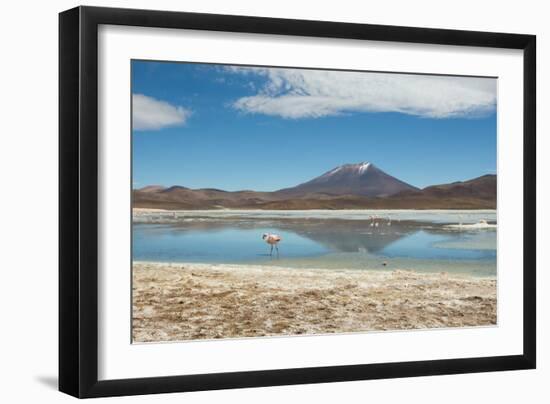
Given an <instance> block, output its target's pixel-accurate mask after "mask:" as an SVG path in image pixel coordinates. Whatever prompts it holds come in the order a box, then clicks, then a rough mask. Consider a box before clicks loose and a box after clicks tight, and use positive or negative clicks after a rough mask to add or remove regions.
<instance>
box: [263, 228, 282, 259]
mask: <svg viewBox="0 0 550 404" xmlns="http://www.w3.org/2000/svg"><path fill="white" fill-rule="evenodd" d="M262 239H263V240H265V242H266V243H267V244H269V245H270V246H271V251H270V252H269V255H273V246H275V249H276V250H277V255H278V254H279V247H278V246H277V244H278V243H279V241H281V237H280V236H278V235H276V234H270V233H264V234H263V236H262Z"/></svg>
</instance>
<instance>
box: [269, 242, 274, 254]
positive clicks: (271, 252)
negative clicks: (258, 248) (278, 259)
mask: <svg viewBox="0 0 550 404" xmlns="http://www.w3.org/2000/svg"><path fill="white" fill-rule="evenodd" d="M269 255H273V244H271V251H270V252H269Z"/></svg>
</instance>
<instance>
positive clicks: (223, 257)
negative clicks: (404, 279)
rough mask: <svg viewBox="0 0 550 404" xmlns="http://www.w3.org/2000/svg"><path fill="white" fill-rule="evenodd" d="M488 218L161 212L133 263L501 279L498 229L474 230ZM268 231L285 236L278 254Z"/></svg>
mask: <svg viewBox="0 0 550 404" xmlns="http://www.w3.org/2000/svg"><path fill="white" fill-rule="evenodd" d="M371 215H376V216H377V218H376V219H372V218H371V217H370V216H371ZM482 219H483V220H486V221H488V223H496V212H495V211H418V212H415V211H376V212H373V211H371V212H367V211H187V212H185V211H184V212H154V213H147V214H144V215H137V216H135V217H134V224H133V259H134V260H137V261H160V262H201V263H227V264H243V265H246V264H254V265H258V264H261V265H270V266H284V267H291V268H292V267H296V268H319V269H323V268H330V269H335V268H341V269H370V270H373V269H376V270H394V269H408V270H415V271H421V272H441V271H446V272H452V273H465V274H470V275H476V276H496V244H497V238H496V237H497V232H496V228H495V226H493V227H488V228H475V226H472V228H470V226H469V224H473V223H477V222H479V220H482ZM458 223H461V224H462V225H463V226H462V227H460V226H457V224H458ZM453 226H454V227H453ZM263 233H275V234H278V235H279V236H281V237H282V241H281V242H280V244H279V254H278V255H277V254H276V253H275V252H274V253H273V255H272V256H270V255H269V250H270V247H269V245H267V244H266V243H265V242H264V241H263V240H262V238H261V237H262V234H263Z"/></svg>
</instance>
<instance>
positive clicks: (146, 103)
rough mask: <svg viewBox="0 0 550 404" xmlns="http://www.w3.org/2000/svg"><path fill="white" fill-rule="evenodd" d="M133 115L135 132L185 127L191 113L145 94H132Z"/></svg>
mask: <svg viewBox="0 0 550 404" xmlns="http://www.w3.org/2000/svg"><path fill="white" fill-rule="evenodd" d="M132 115H133V116H132V126H133V129H134V130H158V129H162V128H165V127H168V126H180V125H184V124H185V122H186V121H187V119H188V118H189V116H190V115H191V111H190V110H188V109H186V108H183V107H181V106H175V105H172V104H169V103H167V102H166V101H160V100H157V99H155V98H153V97H148V96H146V95H143V94H132Z"/></svg>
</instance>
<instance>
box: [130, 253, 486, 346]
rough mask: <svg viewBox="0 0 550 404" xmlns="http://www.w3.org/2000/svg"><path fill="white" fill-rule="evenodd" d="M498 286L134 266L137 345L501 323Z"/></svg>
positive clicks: (441, 278) (350, 273)
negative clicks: (142, 343)
mask: <svg viewBox="0 0 550 404" xmlns="http://www.w3.org/2000/svg"><path fill="white" fill-rule="evenodd" d="M496 319H497V316H496V279H494V278H473V277H466V276H463V277H462V276H451V275H448V274H446V273H438V274H420V273H416V272H410V271H400V270H396V271H354V270H341V271H336V270H325V269H318V270H302V269H285V268H273V267H261V266H236V265H225V264H223V265H213V264H164V263H145V262H135V263H134V267H133V338H134V341H135V342H152V341H178V340H179V341H181V340H189V339H211V338H239V337H255V336H267V335H296V334H326V333H338V332H359V331H369V330H402V329H422V328H437V327H463V326H482V325H483V326H486V325H494V324H496Z"/></svg>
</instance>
